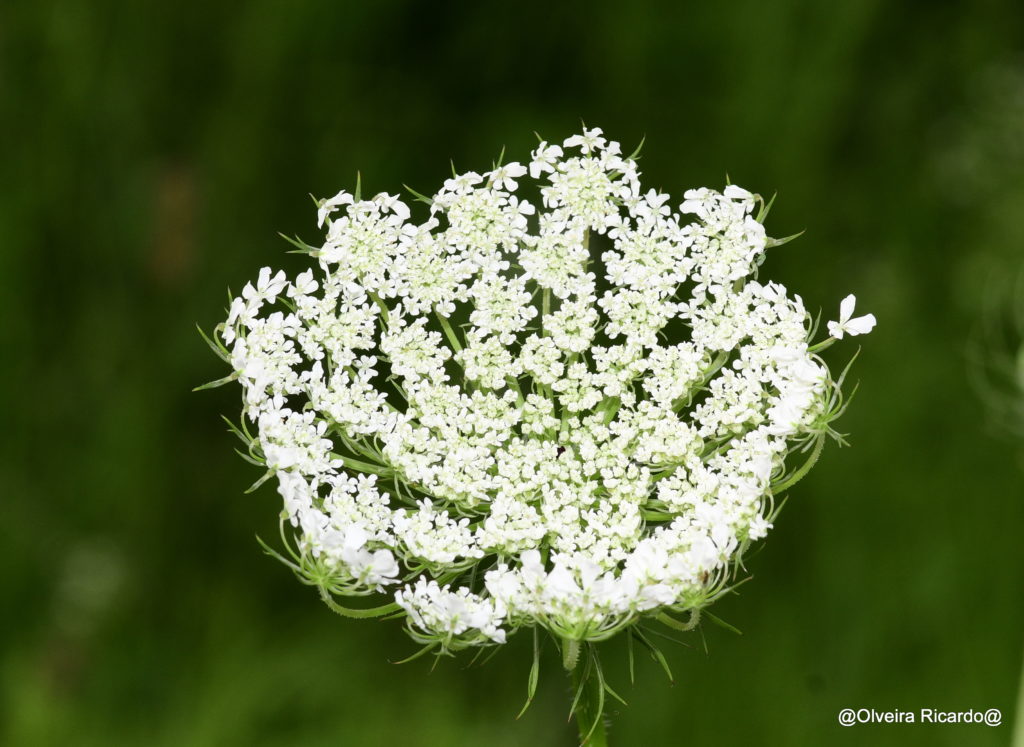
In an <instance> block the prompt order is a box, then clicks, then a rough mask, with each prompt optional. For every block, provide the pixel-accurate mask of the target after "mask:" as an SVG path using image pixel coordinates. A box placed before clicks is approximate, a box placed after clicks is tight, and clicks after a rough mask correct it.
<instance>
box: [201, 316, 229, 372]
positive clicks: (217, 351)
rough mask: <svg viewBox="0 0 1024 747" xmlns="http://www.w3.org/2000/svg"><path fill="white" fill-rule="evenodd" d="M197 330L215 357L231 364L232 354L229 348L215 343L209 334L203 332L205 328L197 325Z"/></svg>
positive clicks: (218, 342)
mask: <svg viewBox="0 0 1024 747" xmlns="http://www.w3.org/2000/svg"><path fill="white" fill-rule="evenodd" d="M196 329H197V330H199V336H200V337H202V338H203V340H204V341H205V342H206V344H207V345H209V346H210V350H212V351H213V353H214V355H216V356H217V357H218V358H220V359H221V360H222V361H224V362H225V363H230V362H231V353H229V352H228V350H227V348H225V347H224V346H223V345H221V344H220V341H219V340H218V341H217V342H214V341H213V340H211V339H210V338H209V337H208V336H207V334H206V333H205V332H204V331H203V328H202V327H200V326H199V324H198V323H197V324H196Z"/></svg>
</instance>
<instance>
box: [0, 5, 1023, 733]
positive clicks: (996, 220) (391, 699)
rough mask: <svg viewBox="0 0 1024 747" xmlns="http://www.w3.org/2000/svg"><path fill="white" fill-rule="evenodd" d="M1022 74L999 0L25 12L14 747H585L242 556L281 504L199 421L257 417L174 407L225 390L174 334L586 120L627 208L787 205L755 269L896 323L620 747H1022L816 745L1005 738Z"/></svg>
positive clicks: (8, 178)
mask: <svg viewBox="0 0 1024 747" xmlns="http://www.w3.org/2000/svg"><path fill="white" fill-rule="evenodd" d="M1022 51H1024V6H1021V4H1020V3H1019V2H1016V1H1015V0H975V1H974V2H934V3H927V4H926V3H920V4H914V3H882V2H877V0H841V1H840V2H836V3H824V2H818V3H816V2H807V1H805V0H781V1H780V2H773V3H763V2H757V1H756V0H740V1H739V2H736V3H730V4H728V5H725V4H717V3H661V4H656V3H653V2H645V1H642V0H635V1H634V2H631V3H629V4H623V3H582V2H569V3H553V2H535V1H533V0H526V1H525V2H521V3H517V4H476V5H468V4H467V5H466V6H458V5H456V4H440V3H415V2H399V1H398V0H385V1H382V2H376V3H347V2H333V3H332V2H319V1H314V0H294V1H293V2H279V1H274V0H256V1H255V2H250V3H228V2H196V1H195V0H183V2H176V3H128V2H117V1H116V0H94V2H90V3H82V2H73V1H72V0H38V1H37V2H20V3H19V2H10V3H5V4H4V5H3V6H2V7H0V125H2V127H0V132H2V133H3V156H2V158H0V176H2V178H0V236H2V239H0V240H2V242H3V248H2V249H0V320H2V324H0V349H2V350H3V353H2V359H3V366H2V367H0V377H2V380H3V384H4V388H3V391H4V392H5V396H4V403H5V404H4V407H3V412H4V420H5V422H6V426H5V427H6V430H5V432H4V433H5V436H4V438H3V449H2V451H0V470H2V475H3V488H2V493H3V498H2V499H0V512H2V514H0V540H2V542H0V547H2V551H0V552H2V553H3V554H2V565H0V584H2V586H0V589H2V593H3V597H2V600H3V601H2V604H3V609H4V614H3V615H2V617H0V641H2V643H0V647H2V648H0V651H2V656H0V743H3V744H5V745H29V746H32V745H50V744H53V745H72V744H73V745H92V744H97V745H100V744H102V745H118V744H125V745H138V744H147V745H164V744H166V745H278V744H280V745H293V744H302V745H307V744H308V745H318V744H324V745H327V744H330V745H338V744H344V745H349V744H351V745H363V744H366V745H375V744H385V743H389V742H391V743H396V744H408V745H413V746H414V747H418V746H419V745H422V746H423V747H431V746H432V745H496V746H500V745H510V746H511V745H531V746H533V747H545V746H547V745H567V744H571V743H572V740H573V727H572V725H571V724H568V723H567V722H566V720H565V717H566V715H567V710H568V699H567V698H568V696H567V686H566V684H565V682H564V675H563V673H562V672H561V671H560V669H559V664H558V662H557V660H556V658H555V656H554V654H553V651H552V650H550V647H549V648H548V650H546V652H545V659H544V670H543V671H542V680H541V686H540V689H539V692H538V698H537V701H536V702H535V703H534V705H533V707H532V708H531V710H530V711H529V712H528V713H527V714H526V715H525V716H524V717H523V718H522V719H521V720H520V721H518V722H517V721H515V720H514V715H515V713H516V712H517V711H518V708H519V706H520V705H521V703H522V699H523V698H524V696H525V687H526V676H527V672H528V669H529V665H530V655H529V650H530V641H529V640H527V639H526V637H524V636H519V637H518V639H516V640H514V642H513V643H512V644H511V645H510V646H508V647H506V649H505V650H503V651H502V652H501V653H499V654H498V656H497V657H496V658H495V659H493V660H492V661H490V662H489V663H488V664H486V665H485V666H483V667H479V666H477V667H472V668H467V664H468V662H469V658H468V657H465V658H462V659H457V660H442V661H440V662H439V663H438V664H437V666H436V668H435V669H434V670H433V671H431V662H430V661H429V660H418V661H416V662H414V663H411V664H408V665H402V666H396V665H393V664H391V663H389V661H394V660H397V659H400V658H402V657H403V656H405V655H407V654H409V653H411V651H412V650H414V647H413V645H412V644H411V642H409V641H408V640H407V639H406V638H405V637H404V636H403V634H402V633H401V631H400V628H399V625H398V624H397V623H387V622H358V621H348V620H341V619H338V618H335V617H334V616H332V615H331V613H330V612H329V611H328V610H327V609H326V608H325V607H323V606H322V605H321V604H320V603H319V602H318V600H317V598H316V596H315V594H313V593H311V592H310V590H309V589H306V588H304V587H301V586H300V585H299V584H297V583H295V582H294V580H293V579H292V578H291V577H290V576H289V575H288V573H287V572H286V569H284V568H283V567H281V566H279V565H278V564H276V563H275V562H274V561H272V560H270V559H269V558H267V557H265V556H264V555H262V554H261V552H260V550H259V547H258V546H257V544H256V541H255V539H254V536H253V535H254V534H256V533H260V534H262V535H271V536H272V535H273V532H274V524H275V519H276V514H277V512H278V510H279V498H278V497H277V495H276V493H275V491H274V489H273V487H271V486H269V485H268V486H266V487H264V488H262V489H261V490H260V491H258V492H257V493H255V494H253V495H248V496H247V495H243V494H242V491H243V490H244V489H245V488H246V487H247V486H248V485H249V484H250V483H251V482H252V481H253V480H254V479H256V477H258V475H257V474H255V473H254V471H253V469H252V468H250V467H249V466H248V465H246V464H245V463H243V462H242V461H241V460H240V459H237V458H235V457H234V456H233V454H232V451H231V449H232V446H233V443H232V437H231V436H230V435H228V434H227V433H225V432H224V428H223V426H222V423H221V421H220V419H219V417H218V414H219V413H225V414H234V413H236V412H237V410H238V408H239V404H238V397H239V392H238V391H237V390H236V389H235V388H225V389H219V390H215V391H213V392H203V393H200V394H192V393H190V389H191V387H192V386H194V385H196V384H198V383H202V382H204V381H207V380H210V379H214V378H218V377H220V376H222V375H223V374H224V371H223V370H222V368H221V366H220V363H219V361H217V360H216V359H215V358H214V357H213V356H212V355H210V353H209V351H208V350H207V349H206V347H205V345H204V344H203V343H202V341H201V340H200V338H199V336H198V335H197V334H196V331H195V327H194V325H195V323H197V322H198V323H200V324H201V325H203V326H204V327H206V328H210V327H211V326H212V325H213V324H214V323H216V322H217V321H219V320H220V319H221V318H222V314H223V309H224V307H225V305H226V300H225V293H224V292H225V288H227V287H232V288H234V289H236V290H237V289H239V288H240V287H241V285H242V284H243V283H244V282H245V281H246V280H247V279H249V278H250V277H253V276H254V275H255V272H256V270H257V269H258V268H259V267H260V266H262V265H264V264H272V265H277V266H284V267H285V268H287V269H289V270H290V271H292V270H295V269H296V268H299V267H301V266H302V264H303V262H302V260H301V259H300V258H296V257H294V256H286V255H285V254H284V252H285V250H286V249H287V248H288V247H287V245H286V244H284V242H282V241H281V240H280V239H279V238H278V237H277V236H276V233H277V232H278V231H282V232H284V233H288V234H292V233H298V234H300V235H302V236H304V237H305V238H307V239H312V238H313V237H315V236H316V230H315V222H314V221H315V213H314V212H313V210H312V205H311V204H310V202H309V198H308V197H307V196H306V195H307V193H312V194H314V195H317V196H327V195H331V194H333V193H334V192H335V191H337V190H338V189H339V188H341V187H349V188H351V187H352V186H353V184H354V180H355V174H356V171H357V170H361V172H362V176H363V184H364V189H366V190H369V191H370V192H371V193H372V192H376V191H392V192H393V191H396V190H397V188H398V187H399V185H400V184H402V183H407V184H410V185H412V186H415V187H417V188H418V189H420V190H431V189H432V188H434V187H435V186H436V185H437V184H439V183H440V181H441V180H442V179H443V177H444V175H445V174H446V173H447V172H448V168H449V167H448V160H449V157H450V158H452V159H454V162H455V163H456V164H457V165H458V166H459V167H460V168H482V167H485V166H486V165H487V164H489V163H490V161H491V160H492V159H493V158H495V157H496V156H497V152H498V150H499V149H500V147H501V146H502V145H505V146H507V148H508V153H509V154H510V157H516V158H522V157H525V155H526V153H527V151H528V149H529V148H531V147H532V145H533V143H534V142H535V140H534V135H533V131H534V130H536V131H538V132H540V133H542V134H543V135H545V136H546V137H548V138H550V139H560V138H562V137H564V136H566V135H568V134H570V133H571V132H573V131H575V129H576V128H578V124H579V120H580V118H583V119H584V120H585V121H586V122H587V123H588V125H592V126H593V125H598V126H601V127H603V128H604V129H605V131H606V133H608V134H609V135H611V136H612V137H613V138H615V139H617V140H620V141H621V142H623V144H624V146H626V147H630V146H632V145H634V144H636V143H637V142H639V140H640V139H641V137H643V136H644V135H646V137H647V144H646V146H645V149H644V159H643V161H642V162H641V166H642V169H643V171H644V173H645V183H647V184H650V185H652V186H654V185H656V186H659V187H661V188H663V189H666V190H669V191H671V192H672V193H673V194H675V195H680V194H681V191H682V190H683V189H685V188H687V187H692V186H699V185H707V186H721V185H722V184H724V182H725V178H726V173H728V175H729V177H730V178H731V179H732V181H734V182H736V183H738V184H741V185H743V186H745V187H747V188H750V189H753V190H755V191H760V192H762V193H766V194H770V193H772V192H774V191H775V190H778V191H779V198H778V200H777V202H776V207H775V208H774V210H773V213H772V216H771V218H770V219H769V222H768V227H769V231H770V232H771V233H772V234H773V235H776V236H785V235H789V234H791V233H795V232H796V231H799V230H801V229H806V234H805V235H804V236H803V237H801V239H800V240H799V241H796V242H793V243H791V244H788V245H786V246H785V247H782V248H780V249H776V250H774V251H773V252H772V253H771V254H770V255H769V259H768V261H767V263H766V265H765V268H764V269H765V274H766V276H767V277H770V278H772V279H776V280H779V281H781V282H784V283H785V284H787V285H788V286H789V287H791V288H792V289H793V290H794V291H796V292H798V293H801V294H802V295H803V297H804V299H805V301H806V302H807V304H808V306H809V308H812V309H815V308H819V307H820V308H823V313H824V314H825V316H826V318H834V314H835V311H836V309H837V307H838V301H839V299H840V298H841V297H842V296H843V295H845V294H846V293H848V292H854V293H856V294H857V296H858V299H859V303H858V309H859V310H863V311H864V312H867V311H872V312H874V313H875V314H876V315H877V317H878V319H879V325H878V328H877V329H876V331H875V332H874V333H873V334H872V335H871V336H870V337H868V338H866V339H865V340H864V343H863V346H864V350H863V353H862V354H861V356H860V359H859V360H858V361H857V363H856V367H855V375H856V376H857V377H858V378H859V379H860V380H861V382H862V385H861V388H860V391H859V393H858V395H857V398H856V400H855V402H854V404H853V406H852V407H851V408H850V411H849V413H848V414H847V416H846V417H845V418H844V420H843V421H842V423H841V426H842V430H844V431H846V432H848V433H850V434H851V435H850V439H851V442H852V444H853V448H851V449H843V450H839V449H836V448H831V449H829V450H827V451H826V454H825V456H824V458H823V459H822V461H821V463H820V465H819V467H818V468H817V469H816V470H815V471H814V472H813V473H812V474H811V476H810V477H808V478H807V479H806V480H805V481H804V482H803V483H801V484H800V485H799V486H798V487H797V488H796V489H795V490H794V491H793V494H792V500H791V501H790V503H789V504H788V505H787V507H786V509H785V511H784V512H783V514H782V516H781V519H780V521H779V522H778V525H777V528H776V529H775V530H774V531H773V532H772V533H771V535H770V538H769V540H768V541H767V542H766V543H765V545H764V549H763V551H762V552H759V553H757V555H756V556H755V557H752V558H751V559H750V562H749V564H748V567H749V569H750V571H751V573H752V574H753V575H754V576H755V577H756V578H755V580H754V581H753V582H751V583H749V584H746V585H744V586H743V587H742V589H741V594H740V595H737V596H735V597H730V598H729V599H727V600H725V601H723V602H722V603H721V604H719V605H718V607H717V608H716V610H715V612H716V614H718V615H720V616H722V617H724V618H725V619H727V620H729V621H730V622H731V623H732V624H734V625H736V626H737V627H739V628H740V629H742V630H743V631H744V635H743V636H742V637H737V636H734V635H732V634H730V633H728V632H726V631H724V630H722V629H719V628H716V627H711V628H706V629H705V630H704V631H703V633H702V634H694V635H692V636H691V638H690V639H689V641H688V643H689V646H688V647H681V646H680V647H677V646H672V645H669V646H668V647H667V648H668V650H669V651H670V652H671V656H670V662H671V664H672V667H673V669H674V671H675V673H676V682H675V684H674V685H673V686H670V685H669V684H668V683H667V682H665V681H664V677H663V676H662V675H661V673H660V671H659V669H658V667H657V666H656V665H655V664H654V663H653V662H650V661H646V660H645V661H643V662H642V663H641V665H640V666H638V671H637V682H636V684H635V686H633V687H630V686H629V685H628V676H627V674H626V671H625V653H624V650H623V649H622V648H621V647H617V644H611V645H610V647H609V650H608V652H607V655H606V658H607V659H608V660H609V661H610V662H612V663H613V664H612V666H613V669H614V670H615V671H614V672H613V675H612V676H613V683H617V684H618V685H619V686H618V687H617V689H618V690H619V691H620V692H622V693H623V694H624V695H625V697H626V698H627V700H629V701H630V707H629V708H618V709H617V712H616V713H615V714H614V722H613V728H612V731H611V733H610V734H611V739H612V742H613V743H614V744H620V745H634V744H651V745H661V744H707V745H710V744H715V745H732V744H736V745H740V744H774V745H783V744H835V745H843V744H864V743H866V742H868V741H870V743H872V744H876V745H917V744H920V745H968V744H970V745H974V744H977V745H996V744H1005V743H1007V741H1008V739H1009V734H1010V728H1011V727H1010V725H1009V724H1008V723H1007V724H1006V725H1004V726H1002V727H999V728H995V729H992V728H987V727H984V726H976V725H969V726H947V727H935V726H931V727H929V726H913V727H911V726H900V727H896V726H875V727H863V726H862V727H855V728H852V729H841V728H840V727H839V726H837V725H836V713H837V712H838V710H839V709H841V708H845V707H853V708H858V707H874V708H878V709H894V708H900V709H904V710H909V709H918V708H921V707H932V708H938V709H948V710H962V709H968V708H979V709H983V710H984V709H987V708H1001V709H1003V713H1004V718H1005V719H1006V721H1007V722H1009V721H1010V719H1011V716H1012V708H1013V703H1014V700H1015V693H1016V688H1017V678H1018V675H1019V671H1020V669H1019V667H1020V654H1021V643H1022V631H1024V602H1022V593H1021V589H1022V580H1024V562H1022V561H1024V552H1022V550H1021V543H1020V540H1019V535H1020V528H1021V527H1022V526H1024V501H1022V490H1021V488H1022V472H1021V465H1020V462H1019V459H1018V454H1019V451H1020V450H1019V447H1018V446H1017V445H1015V444H1014V443H1013V442H1012V441H1011V440H1010V439H1008V438H1005V437H1001V436H999V435H998V434H994V433H993V432H992V431H991V429H989V428H987V426H986V423H987V419H986V414H985V411H984V409H983V407H982V406H981V404H980V402H979V400H978V398H977V397H976V396H975V395H974V393H973V392H972V391H971V389H970V387H969V384H968V372H967V363H966V356H965V349H966V343H967V340H968V337H969V336H970V333H971V330H972V328H973V327H974V325H975V324H976V323H977V321H978V316H979V314H980V313H981V309H982V307H983V300H984V299H985V298H986V297H988V296H989V295H990V282H991V278H992V276H993V275H996V276H999V275H1003V276H1005V275H1013V274H1016V272H1017V268H1018V267H1019V265H1020V263H1021V261H1022V260H1024V252H1022V251H1021V250H1022V244H1021V241H1022V237H1024V209H1022V205H1024V203H1022V202H1021V200H1024V177H1022V174H1024V148H1021V147H1018V146H1020V145H1021V140H1020V138H1021V137H1024V134H1022V133H1024V106H1022V103H1021V102H1022V101H1024V74H1022V72H1021V71H1022V70H1024V67H1022V66H1024V59H1022V58H1021V57H1020V54H1021V52H1022ZM1007 71H1008V72H1007ZM1015 71H1016V72H1015ZM1014 76H1016V78H1015V77H1014ZM1007 80H1009V81H1010V83H1006V81H1007ZM1014 80H1016V81H1017V83H1013V81H1014ZM992 81H995V83H993V82H992ZM1007 86H1008V87H1007ZM829 315H831V317H830V316H829ZM852 349H853V347H852V346H842V347H841V348H840V349H833V351H830V353H832V352H836V353H838V354H840V355H841V354H843V351H845V352H847V353H848V352H849V351H850V350H852ZM830 360H831V361H832V362H833V363H834V364H837V365H841V364H843V363H845V359H842V358H835V357H832V358H830Z"/></svg>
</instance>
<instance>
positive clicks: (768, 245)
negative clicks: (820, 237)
mask: <svg viewBox="0 0 1024 747" xmlns="http://www.w3.org/2000/svg"><path fill="white" fill-rule="evenodd" d="M806 230H807V229H804V230H803V231H801V232H800V233H795V234H793V235H792V236H787V237H786V238H784V239H772V238H769V239H768V240H767V241H766V242H765V244H764V245H765V248H767V249H771V248H772V247H775V246H782V245H783V244H788V243H789V242H790V241H792V240H793V239H797V238H800V237H801V236H803V235H804V232H805V231H806Z"/></svg>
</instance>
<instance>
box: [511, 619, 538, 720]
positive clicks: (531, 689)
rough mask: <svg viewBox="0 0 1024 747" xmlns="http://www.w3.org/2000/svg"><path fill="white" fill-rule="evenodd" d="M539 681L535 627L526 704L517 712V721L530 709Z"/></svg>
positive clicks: (535, 628)
mask: <svg viewBox="0 0 1024 747" xmlns="http://www.w3.org/2000/svg"><path fill="white" fill-rule="evenodd" d="M538 679H540V640H539V639H538V636H537V626H534V627H533V665H532V666H531V667H530V677H529V679H528V680H527V682H526V703H524V704H523V709H522V710H521V711H519V715H518V716H516V718H517V719H519V718H521V717H522V715H523V714H524V713H526V709H527V708H529V707H530V704H531V703H532V702H533V696H534V695H535V694H536V692H537V680H538Z"/></svg>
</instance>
